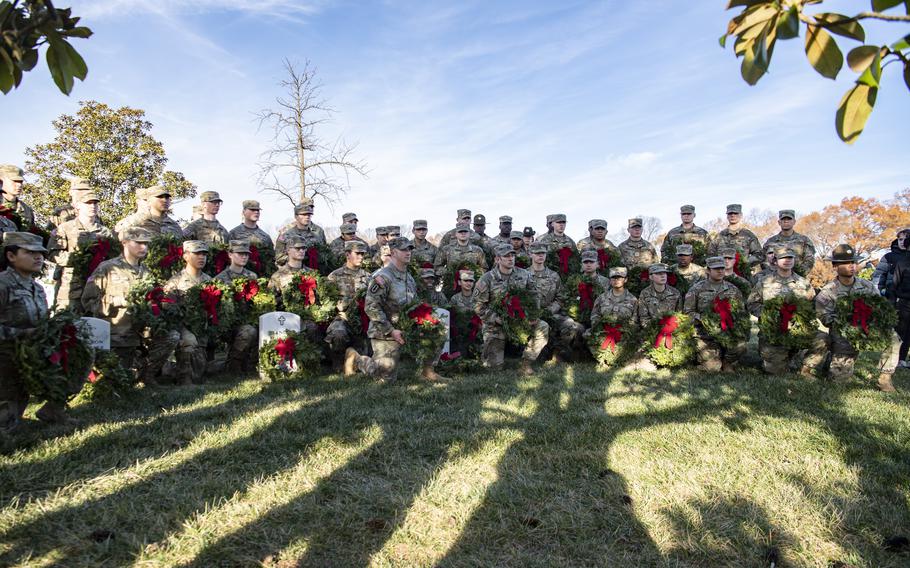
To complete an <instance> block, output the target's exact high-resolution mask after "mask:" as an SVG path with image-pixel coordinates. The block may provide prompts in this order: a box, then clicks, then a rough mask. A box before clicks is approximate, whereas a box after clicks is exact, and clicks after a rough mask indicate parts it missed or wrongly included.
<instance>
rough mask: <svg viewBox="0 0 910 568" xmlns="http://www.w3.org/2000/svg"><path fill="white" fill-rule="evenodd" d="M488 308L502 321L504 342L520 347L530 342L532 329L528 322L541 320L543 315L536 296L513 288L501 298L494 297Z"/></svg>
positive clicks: (527, 291)
mask: <svg viewBox="0 0 910 568" xmlns="http://www.w3.org/2000/svg"><path fill="white" fill-rule="evenodd" d="M490 308H491V309H492V310H493V313H495V314H496V315H497V316H499V319H500V321H502V331H503V333H504V334H505V336H506V341H508V342H509V343H512V344H513V345H520V346H524V345H527V344H528V341H530V340H531V334H533V333H534V329H533V328H532V327H531V323H530V322H532V321H536V320H539V319H541V316H542V313H543V312H542V310H541V309H540V307H539V306H538V305H537V296H536V295H534V294H532V293H531V291H530V290H528V289H527V288H518V287H515V286H511V287H509V289H508V290H506V291H505V293H504V294H503V295H502V296H501V297H499V296H497V297H494V298H493V302H492V303H491V305H490Z"/></svg>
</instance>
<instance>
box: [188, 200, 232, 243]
mask: <svg viewBox="0 0 910 568" xmlns="http://www.w3.org/2000/svg"><path fill="white" fill-rule="evenodd" d="M199 200H200V204H199V206H200V207H201V208H202V217H201V218H199V219H196V220H194V221H191V222H190V224H189V225H187V226H186V228H185V229H184V230H183V238H185V239H187V240H196V241H202V242H204V243H209V244H227V242H228V241H229V240H231V236H230V234H229V233H228V231H227V229H225V228H224V225H222V224H221V223H220V222H219V221H218V212H219V211H221V203H222V199H221V196H220V195H218V192H217V191H203V192H202V194H201V195H200V196H199Z"/></svg>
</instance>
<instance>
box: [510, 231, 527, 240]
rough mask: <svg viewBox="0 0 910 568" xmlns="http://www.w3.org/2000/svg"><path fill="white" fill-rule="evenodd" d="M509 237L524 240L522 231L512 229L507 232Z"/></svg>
mask: <svg viewBox="0 0 910 568" xmlns="http://www.w3.org/2000/svg"><path fill="white" fill-rule="evenodd" d="M509 238H510V239H519V240H524V233H522V232H521V231H512V232H511V233H509Z"/></svg>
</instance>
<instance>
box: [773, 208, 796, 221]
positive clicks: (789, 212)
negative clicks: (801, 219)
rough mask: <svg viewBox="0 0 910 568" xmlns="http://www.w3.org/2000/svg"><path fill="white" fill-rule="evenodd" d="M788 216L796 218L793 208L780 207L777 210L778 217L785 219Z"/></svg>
mask: <svg viewBox="0 0 910 568" xmlns="http://www.w3.org/2000/svg"><path fill="white" fill-rule="evenodd" d="M788 217H789V218H790V219H796V211H795V210H793V209H781V210H780V211H778V212H777V218H778V219H786V218H788Z"/></svg>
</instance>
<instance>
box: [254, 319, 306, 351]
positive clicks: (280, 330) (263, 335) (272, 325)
mask: <svg viewBox="0 0 910 568" xmlns="http://www.w3.org/2000/svg"><path fill="white" fill-rule="evenodd" d="M289 331H294V332H297V331H300V316H298V315H297V314H292V313H291V312H269V313H267V314H262V315H261V316H259V347H262V345H263V344H264V343H267V342H268V341H271V340H272V339H275V338H276V337H284V336H286V335H287V334H288V332H289Z"/></svg>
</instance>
